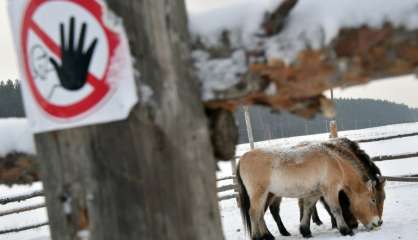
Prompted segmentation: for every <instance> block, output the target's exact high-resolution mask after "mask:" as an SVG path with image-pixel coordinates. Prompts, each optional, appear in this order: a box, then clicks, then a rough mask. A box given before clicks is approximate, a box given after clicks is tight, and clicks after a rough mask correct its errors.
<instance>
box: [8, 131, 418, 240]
mask: <svg viewBox="0 0 418 240" xmlns="http://www.w3.org/2000/svg"><path fill="white" fill-rule="evenodd" d="M0 127H1V124H0ZM417 131H418V123H409V124H397V125H390V126H384V127H377V128H369V129H362V130H355V131H345V132H340V136H346V137H349V138H350V139H352V140H358V139H369V138H376V137H384V136H392V135H399V134H405V133H412V132H417ZM22 136H25V135H24V134H23V135H22V134H19V136H9V137H10V138H11V139H18V138H19V137H20V138H22ZM327 138H328V134H317V135H309V136H301V137H293V138H286V139H278V140H272V141H264V142H259V143H256V147H267V146H268V147H274V146H284V145H288V146H290V145H294V144H297V143H298V142H300V141H306V140H325V139H327ZM29 142H30V141H29ZM29 145H31V144H29ZM21 147H22V146H19V148H21ZM361 147H362V148H364V149H365V150H366V151H367V152H368V153H369V154H370V155H371V156H377V155H387V154H401V153H402V154H403V153H412V152H418V136H414V137H407V138H400V139H391V140H386V141H380V142H371V143H363V144H361ZM8 148H9V149H10V148H12V147H10V146H9V147H8ZM28 149H30V150H31V151H33V149H32V148H31V147H29V148H28ZM247 150H248V144H243V145H239V146H238V147H237V154H238V155H239V154H242V153H243V152H245V151H247ZM377 165H378V166H379V167H380V168H381V170H382V173H383V174H384V175H387V176H396V175H407V174H418V158H409V159H402V160H394V161H384V162H378V163H377ZM220 168H221V170H220V171H219V172H218V174H217V175H218V177H222V176H229V175H231V174H232V173H231V166H230V163H228V162H224V163H221V164H220ZM229 183H231V181H223V182H221V184H222V185H224V184H229ZM41 188H42V186H41V184H40V183H37V184H34V185H32V186H24V187H22V186H20V187H12V188H9V187H6V186H0V198H4V197H6V196H7V197H11V196H17V195H20V194H23V193H28V192H32V191H36V190H39V189H41ZM386 193H387V200H386V202H385V210H384V219H383V220H384V224H383V226H382V227H381V228H380V229H379V230H376V231H373V232H367V231H365V230H364V228H360V229H359V230H358V232H357V233H356V235H355V236H354V237H352V238H350V239H353V240H357V239H359V240H360V239H362V240H371V239H383V240H392V239H404V240H415V239H418V237H417V236H418V202H417V201H416V199H418V184H410V183H389V184H388V185H387V188H386ZM43 201H44V199H43V198H35V199H32V200H30V201H25V202H23V203H16V204H7V205H4V206H1V205H0V212H1V211H5V210H9V209H14V208H17V207H22V206H27V205H34V204H38V203H42V202H43ZM220 208H221V215H222V222H223V227H224V232H225V237H226V240H242V239H248V237H246V235H245V234H244V231H243V227H242V223H241V217H240V214H239V209H238V208H237V206H236V203H235V200H228V201H223V202H221V204H220ZM319 211H320V216H321V219H322V220H323V222H324V223H325V225H323V226H320V227H318V226H316V225H312V234H313V236H314V239H339V238H342V239H344V238H343V237H342V236H340V234H339V233H338V232H337V230H335V229H334V230H333V229H331V224H330V221H329V217H328V216H327V213H326V212H325V211H324V209H323V208H322V206H319ZM298 214H299V213H298V209H297V202H296V200H294V199H284V201H283V203H282V211H281V216H282V218H283V221H284V223H285V225H286V227H287V229H288V230H289V231H290V233H291V234H292V236H291V237H281V236H280V234H279V232H278V230H277V227H276V226H275V224H274V221H273V220H272V218H271V216H270V215H266V219H267V223H268V227H269V229H270V230H271V231H272V233H273V234H274V235H275V237H276V238H277V239H289V240H293V239H302V237H301V235H300V234H299V231H298V227H299V224H298V218H299V217H298ZM46 220H47V216H46V210H45V209H40V210H35V211H31V212H27V213H22V214H17V215H10V216H6V217H1V218H0V230H3V229H9V228H16V227H22V226H26V225H30V224H35V223H42V222H44V221H46ZM48 236H49V233H48V227H42V228H40V229H37V230H30V231H25V232H21V233H13V234H8V235H1V236H0V240H48V239H49V237H48Z"/></svg>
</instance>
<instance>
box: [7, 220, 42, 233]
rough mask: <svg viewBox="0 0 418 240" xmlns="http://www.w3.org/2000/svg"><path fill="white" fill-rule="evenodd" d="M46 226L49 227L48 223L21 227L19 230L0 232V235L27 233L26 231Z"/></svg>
mask: <svg viewBox="0 0 418 240" xmlns="http://www.w3.org/2000/svg"><path fill="white" fill-rule="evenodd" d="M47 225H49V223H48V222H44V223H39V224H34V225H30V226H25V227H21V228H12V229H6V230H0V235H4V234H8V233H17V232H23V231H27V230H31V229H35V228H40V227H43V226H47Z"/></svg>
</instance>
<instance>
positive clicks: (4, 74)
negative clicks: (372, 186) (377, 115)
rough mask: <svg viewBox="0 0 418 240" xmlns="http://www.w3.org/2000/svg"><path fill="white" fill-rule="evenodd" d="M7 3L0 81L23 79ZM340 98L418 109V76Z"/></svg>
mask: <svg viewBox="0 0 418 240" xmlns="http://www.w3.org/2000/svg"><path fill="white" fill-rule="evenodd" d="M237 1H244V0H186V3H187V7H188V9H189V10H192V11H195V12H198V11H204V10H206V9H208V8H214V7H218V6H221V5H224V4H230V3H234V2H237ZM6 3H7V1H6V0H0V80H7V79H19V78H20V77H19V73H18V68H17V60H16V56H15V52H14V49H13V48H14V46H13V42H12V37H11V32H10V26H9V19H8V14H7V9H6ZM335 95H336V97H346V98H348V97H351V98H374V99H385V100H389V101H393V102H397V103H404V104H407V105H409V106H412V107H416V108H418V80H416V79H415V77H412V76H410V77H403V78H400V79H393V80H384V81H378V82H374V83H371V84H368V85H365V86H358V87H354V88H348V89H345V90H342V91H336V94H335Z"/></svg>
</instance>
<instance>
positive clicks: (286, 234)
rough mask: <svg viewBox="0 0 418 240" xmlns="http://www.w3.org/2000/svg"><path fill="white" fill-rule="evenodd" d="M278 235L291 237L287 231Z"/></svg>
mask: <svg viewBox="0 0 418 240" xmlns="http://www.w3.org/2000/svg"><path fill="white" fill-rule="evenodd" d="M280 234H281V235H282V236H284V237H289V236H292V235H291V234H290V233H289V232H288V231H281V232H280Z"/></svg>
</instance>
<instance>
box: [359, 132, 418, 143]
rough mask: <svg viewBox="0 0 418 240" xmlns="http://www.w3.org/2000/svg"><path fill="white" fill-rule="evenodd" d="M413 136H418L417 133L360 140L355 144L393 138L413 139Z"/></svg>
mask: <svg viewBox="0 0 418 240" xmlns="http://www.w3.org/2000/svg"><path fill="white" fill-rule="evenodd" d="M413 136H418V132H414V133H407V134H398V135H392V136H387V137H379V138H369V139H360V140H357V141H356V142H358V143H368V142H378V141H384V140H390V139H395V138H404V137H413Z"/></svg>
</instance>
